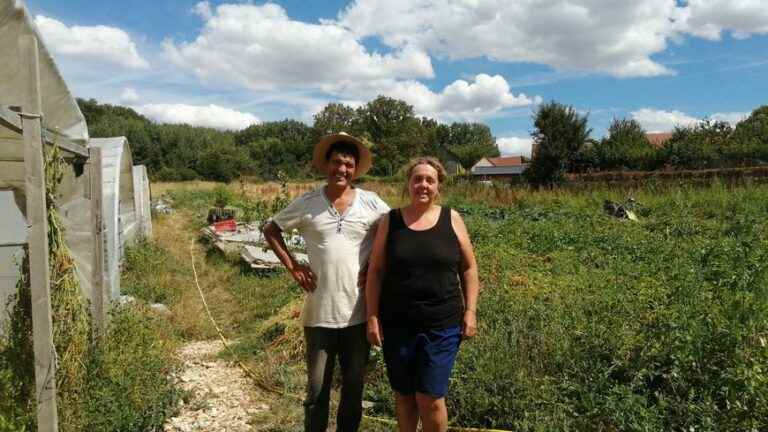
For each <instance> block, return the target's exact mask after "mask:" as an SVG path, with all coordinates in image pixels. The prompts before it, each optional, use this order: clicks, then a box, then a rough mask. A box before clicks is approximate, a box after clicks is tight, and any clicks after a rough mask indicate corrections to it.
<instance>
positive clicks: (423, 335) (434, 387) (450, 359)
mask: <svg viewBox="0 0 768 432" xmlns="http://www.w3.org/2000/svg"><path fill="white" fill-rule="evenodd" d="M383 333H384V341H383V344H382V345H383V346H382V348H383V351H384V362H385V363H386V364H387V378H389V385H390V386H392V388H393V389H394V390H395V391H396V392H398V393H400V394H401V395H412V394H414V393H416V392H419V393H423V394H427V395H430V396H432V397H434V398H438V399H439V398H442V397H444V396H445V395H446V393H448V380H449V378H450V377H451V370H452V369H453V363H454V361H455V360H456V354H457V353H458V352H459V344H461V328H460V327H459V326H454V327H449V328H447V329H441V330H413V329H405V328H397V327H385V328H384V329H383Z"/></svg>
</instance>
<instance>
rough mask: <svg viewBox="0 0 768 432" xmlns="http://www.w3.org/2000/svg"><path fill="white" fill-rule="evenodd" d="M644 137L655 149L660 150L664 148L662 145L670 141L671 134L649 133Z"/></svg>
mask: <svg viewBox="0 0 768 432" xmlns="http://www.w3.org/2000/svg"><path fill="white" fill-rule="evenodd" d="M645 137H646V138H647V139H648V142H649V143H650V144H651V145H652V146H654V147H655V148H662V147H664V144H666V143H667V141H669V140H670V139H672V132H659V133H649V134H645Z"/></svg>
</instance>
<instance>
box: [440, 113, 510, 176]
mask: <svg viewBox="0 0 768 432" xmlns="http://www.w3.org/2000/svg"><path fill="white" fill-rule="evenodd" d="M446 138H447V142H446V143H445V146H446V148H447V150H448V151H449V152H450V153H451V154H452V155H453V156H454V157H455V158H456V160H457V161H458V162H459V164H461V166H462V167H463V168H464V169H466V170H469V169H470V168H472V166H473V165H475V164H476V163H477V161H479V160H480V159H482V158H483V157H496V156H498V155H499V148H498V147H497V146H496V138H494V137H493V135H492V134H491V129H490V128H489V127H488V126H487V125H484V124H481V123H451V125H450V127H449V128H448V136H447V137H446Z"/></svg>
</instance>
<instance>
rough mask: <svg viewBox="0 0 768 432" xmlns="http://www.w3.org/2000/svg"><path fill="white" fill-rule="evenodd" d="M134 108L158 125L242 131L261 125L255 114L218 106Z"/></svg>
mask: <svg viewBox="0 0 768 432" xmlns="http://www.w3.org/2000/svg"><path fill="white" fill-rule="evenodd" d="M134 108H135V109H136V111H138V112H139V113H141V114H144V115H145V116H147V117H149V118H151V119H152V120H154V121H156V122H158V123H186V124H189V125H192V126H204V127H210V128H216V129H222V130H240V129H244V128H246V127H248V126H250V125H252V124H254V123H259V119H258V118H257V117H256V116H254V115H253V114H250V113H244V112H240V111H235V110H233V109H229V108H224V107H221V106H218V105H185V104H147V105H141V106H137V107H134Z"/></svg>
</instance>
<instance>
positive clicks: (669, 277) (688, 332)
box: [237, 181, 768, 431]
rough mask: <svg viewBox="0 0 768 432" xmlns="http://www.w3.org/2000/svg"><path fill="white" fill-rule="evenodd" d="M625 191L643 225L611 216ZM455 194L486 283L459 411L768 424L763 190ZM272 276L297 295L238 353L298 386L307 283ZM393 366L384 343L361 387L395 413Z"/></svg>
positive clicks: (517, 426) (271, 378) (526, 422)
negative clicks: (388, 374)
mask: <svg viewBox="0 0 768 432" xmlns="http://www.w3.org/2000/svg"><path fill="white" fill-rule="evenodd" d="M369 186H370V187H371V188H372V189H375V188H376V185H374V184H371V185H369ZM391 190H394V189H391ZM628 195H632V196H633V197H634V198H635V199H637V201H638V202H639V203H640V204H639V205H638V208H637V213H638V215H639V216H640V222H637V223H636V222H630V221H625V220H620V219H615V218H612V217H609V216H607V215H605V214H604V213H603V210H602V203H603V200H604V199H610V200H613V201H619V202H622V201H624V200H625V199H626V198H627V196H628ZM444 197H445V199H446V203H447V204H448V205H450V206H453V207H455V208H457V209H459V211H460V212H461V213H462V214H463V215H464V217H465V219H466V221H467V224H468V227H469V230H470V235H471V236H472V239H473V242H474V244H475V247H476V253H477V256H478V263H479V265H480V275H481V280H482V285H483V289H482V292H481V296H480V305H479V309H478V311H479V312H478V313H479V321H480V335H479V336H478V337H477V338H476V339H474V340H472V341H470V342H467V343H465V344H464V345H463V346H462V349H461V352H460V354H459V359H458V362H457V365H456V368H455V371H454V374H453V377H452V381H451V389H450V392H449V396H448V404H449V410H450V413H451V421H452V422H453V423H454V424H461V425H467V426H473V427H495V428H503V429H510V430H516V431H547V430H580V431H592V430H607V431H610V430H627V431H634V430H636V431H641V430H697V431H723V430H732V431H742V430H763V429H765V428H766V427H768V374H766V370H765V367H766V366H765V365H766V364H768V243H766V241H765V238H766V236H767V235H768V223H766V222H765V221H766V220H767V219H768V218H766V215H767V214H768V204H766V203H768V187H766V186H764V185H744V186H738V187H730V186H726V185H723V184H721V183H719V182H717V181H715V182H714V183H713V184H711V185H708V186H705V187H700V188H696V187H689V186H685V185H680V186H669V185H664V186H651V187H649V188H647V189H646V190H608V189H596V190H590V191H568V190H555V191H546V192H529V191H526V190H521V189H514V188H509V187H490V188H478V187H476V186H472V185H463V184H460V185H456V186H453V187H451V188H450V189H449V190H446V191H444ZM385 198H386V199H387V200H388V201H389V202H395V201H396V200H397V199H398V198H397V197H396V196H395V195H391V194H390V195H386V196H385ZM489 203H492V204H489ZM259 283H260V282H258V281H254V284H259ZM261 283H263V284H265V286H269V287H270V290H271V291H270V292H272V293H274V294H277V293H280V292H281V290H283V291H282V293H283V294H285V295H286V296H287V297H284V298H283V299H282V300H281V301H280V302H278V303H277V304H274V305H273V306H274V307H272V308H271V309H272V310H273V311H275V313H274V314H272V315H269V314H268V313H265V314H262V315H258V316H256V315H254V316H253V317H252V319H254V321H251V322H249V324H248V326H249V328H250V329H251V330H252V331H251V332H250V333H248V335H247V337H244V338H242V339H241V340H240V343H239V345H238V346H237V351H238V353H239V354H240V355H242V356H244V357H245V358H247V359H249V362H250V363H252V364H254V365H257V366H258V370H259V371H260V372H262V373H263V376H262V380H263V382H264V383H265V384H268V385H269V386H272V387H276V388H278V389H281V390H282V391H285V392H287V393H290V394H301V392H302V391H303V385H304V384H303V383H304V381H303V380H304V373H303V362H302V342H301V327H300V325H299V323H298V321H297V317H298V310H299V302H298V296H299V291H298V289H296V288H295V285H294V284H293V283H292V281H291V280H290V279H289V278H288V277H287V276H286V275H285V274H283V275H279V276H273V277H272V278H268V279H264V280H263V282H261ZM249 289H253V290H255V292H256V293H261V294H255V295H254V298H256V299H258V301H259V302H260V301H262V299H263V297H261V296H262V295H263V292H261V291H260V290H259V288H256V287H255V286H254V287H253V288H249ZM291 298H293V299H294V300H293V301H291V302H289V303H284V302H288V301H289V300H290V299H291ZM257 304H258V303H257ZM279 304H285V306H283V307H277V306H278V305H279ZM265 312H268V311H265ZM383 367H384V366H383V361H382V359H381V354H380V352H379V351H377V350H374V351H373V352H372V363H371V369H370V373H369V376H368V379H369V384H368V385H367V387H366V395H365V399H366V400H369V401H372V402H374V403H375V406H374V413H375V414H377V415H382V416H392V415H393V407H392V402H391V399H392V398H391V393H390V390H389V388H388V385H387V383H386V378H385V376H384V369H383ZM291 404H293V405H296V406H297V407H298V402H294V401H292V400H291V401H290V403H289V404H288V405H290V406H293V405H291ZM297 409H298V408H297ZM299 414H300V413H296V414H295V415H299Z"/></svg>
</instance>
